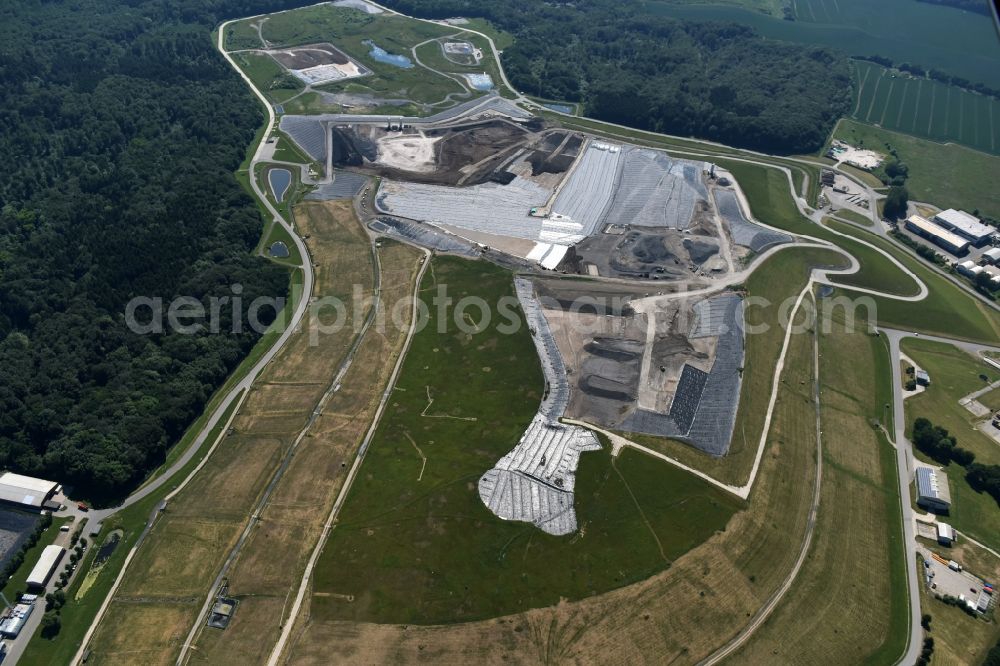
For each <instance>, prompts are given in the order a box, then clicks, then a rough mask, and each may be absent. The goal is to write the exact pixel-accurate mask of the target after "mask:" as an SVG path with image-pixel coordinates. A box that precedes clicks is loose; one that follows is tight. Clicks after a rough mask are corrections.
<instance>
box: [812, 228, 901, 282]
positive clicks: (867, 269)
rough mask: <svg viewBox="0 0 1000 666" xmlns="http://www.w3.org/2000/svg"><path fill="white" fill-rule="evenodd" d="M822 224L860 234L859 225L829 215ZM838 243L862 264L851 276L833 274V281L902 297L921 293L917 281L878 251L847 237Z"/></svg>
mask: <svg viewBox="0 0 1000 666" xmlns="http://www.w3.org/2000/svg"><path fill="white" fill-rule="evenodd" d="M823 223H824V224H826V225H827V226H829V227H830V228H831V229H833V230H834V231H839V232H840V233H843V234H848V235H850V236H853V237H855V238H859V237H860V234H859V233H857V232H856V231H855V230H856V229H857V227H854V226H851V225H849V224H844V223H843V222H837V221H836V220H831V219H830V218H824V219H823ZM865 240H867V239H865ZM837 245H839V246H840V247H842V248H844V249H845V250H847V251H848V252H850V253H851V255H853V256H854V258H855V259H857V260H858V263H859V264H861V268H860V270H859V271H858V272H857V273H853V274H851V275H836V276H831V278H830V280H831V281H832V282H835V283H836V284H839V285H843V286H845V287H863V288H865V289H874V290H876V291H880V292H885V293H889V294H896V295H899V296H916V295H917V294H919V293H920V287H919V285H918V284H917V283H916V281H914V279H913V278H912V277H910V276H909V275H907V274H906V273H904V272H903V271H902V270H901V269H900V268H899V266H897V265H896V264H894V263H893V262H892V261H891V260H890V259H889V258H888V257H886V256H885V255H884V254H882V253H881V252H879V251H878V250H876V249H873V248H872V247H870V246H868V245H865V244H864V243H861V242H858V241H854V240H851V239H850V238H844V237H840V238H838V239H837Z"/></svg>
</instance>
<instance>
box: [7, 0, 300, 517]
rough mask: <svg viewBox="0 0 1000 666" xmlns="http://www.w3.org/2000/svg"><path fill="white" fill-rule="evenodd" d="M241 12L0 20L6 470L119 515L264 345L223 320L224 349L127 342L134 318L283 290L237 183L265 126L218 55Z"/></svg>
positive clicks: (80, 7) (152, 5) (167, 6)
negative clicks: (262, 253)
mask: <svg viewBox="0 0 1000 666" xmlns="http://www.w3.org/2000/svg"><path fill="white" fill-rule="evenodd" d="M279 4H280V3H270V5H271V6H275V7H277V6H278V5H279ZM261 7H263V3H261ZM252 9H254V7H253V3H248V2H237V1H236V0H230V1H228V2H214V3H213V2H202V1H197V2H196V1H191V2H179V3H173V2H170V3H167V2H159V1H144V0H128V1H121V2H119V1H115V0H74V1H72V2H70V1H62V0H19V1H18V2H5V3H2V4H0V39H2V44H3V46H2V50H3V57H2V58H0V96H2V99H0V147H2V153H3V155H4V160H3V161H2V162H0V467H2V468H5V469H6V468H10V469H14V470H17V471H20V472H25V473H29V474H38V475H42V476H46V477H49V478H53V479H56V480H59V481H61V482H63V483H66V484H69V485H74V486H76V488H77V489H78V492H79V494H81V495H83V496H86V497H90V498H92V499H95V500H97V501H106V502H107V501H113V500H114V499H116V498H118V497H121V496H122V495H123V494H125V493H126V492H127V491H128V490H129V489H130V488H131V487H133V486H134V485H135V484H136V483H137V482H138V481H139V480H140V479H141V478H142V477H143V476H144V474H146V473H147V472H148V471H149V470H150V469H151V468H153V467H154V466H156V465H157V464H158V463H159V462H160V461H162V460H163V457H164V454H165V451H166V450H167V448H168V447H169V445H170V444H171V443H173V442H175V441H176V440H177V439H178V437H179V436H180V434H181V433H182V432H183V430H184V429H185V428H186V427H187V426H188V424H190V423H191V421H192V420H193V419H194V418H195V417H196V416H197V415H198V414H199V413H200V411H201V410H202V408H203V406H204V404H205V402H206V400H207V399H208V397H209V396H210V394H211V393H212V391H213V390H214V389H215V388H217V387H218V386H219V385H220V384H221V383H222V382H223V381H224V379H225V377H226V376H227V375H228V374H229V373H230V372H231V370H232V369H233V368H234V367H235V366H236V365H237V364H238V363H239V362H240V360H241V359H242V358H243V357H244V356H245V355H246V354H247V352H248V350H249V349H250V347H251V346H252V345H253V343H254V342H255V340H256V339H257V335H256V334H255V333H253V332H250V331H247V330H246V327H244V331H245V332H243V333H240V334H225V332H226V331H229V330H231V327H230V325H229V322H228V321H227V320H226V314H225V313H226V311H227V310H228V308H227V309H223V322H222V323H223V325H222V330H223V334H221V335H210V334H201V335H178V334H169V333H166V334H163V335H155V336H154V335H136V334H133V333H130V332H129V330H128V329H127V327H126V326H125V325H124V309H125V304H126V303H127V302H128V300H129V299H131V298H132V297H133V296H149V297H162V298H163V299H165V300H167V301H169V300H170V299H172V298H174V297H175V296H178V295H190V296H194V297H196V298H199V299H202V300H206V299H208V298H209V297H210V296H212V295H213V294H214V295H227V294H230V293H231V289H230V287H231V285H233V284H237V283H238V284H241V285H242V286H243V297H244V299H245V301H246V302H249V300H251V299H253V298H255V297H256V296H257V295H271V296H280V295H283V294H284V293H285V292H286V291H287V286H288V276H287V273H285V271H284V270H282V269H279V268H277V267H275V266H274V265H272V264H269V263H268V262H266V261H265V260H263V259H259V258H255V257H253V256H252V250H253V248H254V247H255V245H256V243H257V241H258V237H259V235H260V230H261V227H262V221H261V218H260V215H259V213H258V212H257V209H256V207H255V205H254V203H253V201H252V200H251V199H250V197H249V196H248V195H247V194H246V193H244V192H243V190H242V189H241V188H240V186H239V185H238V184H237V181H236V180H235V177H234V175H233V172H234V171H235V170H236V169H237V168H238V166H239V164H240V162H241V160H242V159H243V156H244V154H245V150H246V147H247V146H248V145H249V143H250V142H251V141H252V139H253V135H254V131H255V128H256V127H258V126H259V125H260V124H261V122H262V119H263V115H262V111H261V109H260V108H259V107H258V106H257V105H256V103H255V101H254V100H253V98H252V97H251V95H250V92H249V91H248V90H247V89H246V87H245V86H244V85H243V84H242V82H241V81H240V79H239V78H238V77H237V76H236V74H235V73H234V72H232V71H231V69H230V68H229V67H228V65H227V64H226V63H225V61H224V60H223V59H222V58H221V57H220V56H219V55H218V54H217V53H216V52H215V50H214V48H213V44H212V41H211V37H210V31H211V29H212V28H213V26H214V25H215V24H216V22H217V21H218V20H219V19H220V18H222V17H225V16H227V15H228V14H239V15H242V14H243V13H244V12H248V11H250V10H252Z"/></svg>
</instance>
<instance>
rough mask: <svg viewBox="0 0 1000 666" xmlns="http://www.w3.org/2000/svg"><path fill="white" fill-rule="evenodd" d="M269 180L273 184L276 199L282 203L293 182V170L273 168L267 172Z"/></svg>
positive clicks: (272, 188)
mask: <svg viewBox="0 0 1000 666" xmlns="http://www.w3.org/2000/svg"><path fill="white" fill-rule="evenodd" d="M267 182H268V183H269V184H270V185H271V192H272V193H273V194H274V200H275V201H277V202H278V203H281V200H282V199H284V198H285V192H287V191H288V186H289V185H291V184H292V172H291V171H289V170H288V169H271V170H270V171H268V172H267Z"/></svg>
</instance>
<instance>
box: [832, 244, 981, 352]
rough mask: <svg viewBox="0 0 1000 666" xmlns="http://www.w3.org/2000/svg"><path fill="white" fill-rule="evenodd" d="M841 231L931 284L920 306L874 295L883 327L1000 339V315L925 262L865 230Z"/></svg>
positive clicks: (955, 336) (953, 335) (965, 337)
mask: <svg viewBox="0 0 1000 666" xmlns="http://www.w3.org/2000/svg"><path fill="white" fill-rule="evenodd" d="M838 230H840V231H843V232H844V233H850V234H851V235H853V236H856V237H858V238H864V239H865V240H866V241H868V242H869V243H872V244H873V245H876V246H878V247H880V248H882V249H884V250H886V251H887V252H889V253H890V254H892V256H894V257H895V258H896V259H898V260H899V261H900V263H902V264H903V265H904V266H906V267H907V268H908V269H910V270H911V271H913V272H914V273H915V274H916V275H917V276H918V277H919V278H920V279H921V280H922V281H923V282H924V284H926V285H927V290H928V295H927V298H925V299H924V300H922V301H919V302H917V303H915V302H910V301H900V300H894V299H891V298H882V297H878V296H873V297H872V299H873V302H874V305H875V308H876V312H877V317H878V322H879V324H880V325H882V326H886V327H889V328H900V329H903V330H910V331H919V332H925V333H933V334H936V335H944V336H947V337H952V338H959V339H966V340H974V341H981V342H987V343H995V342H996V340H997V338H998V337H1000V313H998V312H997V311H996V310H994V309H993V308H990V307H988V306H987V305H985V304H984V303H981V302H980V301H979V300H978V299H976V298H974V297H973V296H971V295H970V294H969V293H968V292H966V291H965V290H964V289H962V288H960V287H958V286H957V285H955V284H954V283H952V282H951V281H950V280H948V279H947V278H945V277H944V276H942V275H941V274H940V273H938V272H937V271H935V270H933V269H932V268H931V267H930V266H928V265H927V263H926V262H924V261H923V260H922V259H919V258H917V257H914V256H913V255H911V254H909V253H908V252H906V251H905V250H902V249H900V248H899V247H897V246H896V245H895V244H893V243H891V242H889V241H887V240H885V239H883V238H882V237H880V236H876V235H875V234H873V233H870V232H866V231H864V230H862V229H857V228H850V227H848V226H847V225H843V226H841V227H839V228H838Z"/></svg>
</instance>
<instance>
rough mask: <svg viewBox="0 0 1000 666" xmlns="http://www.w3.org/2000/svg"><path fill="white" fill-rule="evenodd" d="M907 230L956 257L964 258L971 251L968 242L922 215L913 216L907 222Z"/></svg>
mask: <svg viewBox="0 0 1000 666" xmlns="http://www.w3.org/2000/svg"><path fill="white" fill-rule="evenodd" d="M906 228H907V229H908V230H910V231H912V232H913V233H915V234H917V235H918V236H921V237H923V238H926V239H927V240H929V241H931V242H932V243H934V244H935V245H937V246H938V247H940V248H942V249H944V250H947V251H948V252H950V253H952V254H954V255H955V256H962V255H964V254H966V253H968V251H969V241H968V240H966V239H965V238H963V237H962V236H959V235H958V234H956V233H952V232H951V231H948V230H947V229H944V228H942V227H940V226H938V225H936V224H934V223H933V222H931V221H930V220H928V219H927V218H925V217H921V216H920V215H911V216H910V217H909V218H908V219H907V220H906Z"/></svg>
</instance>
